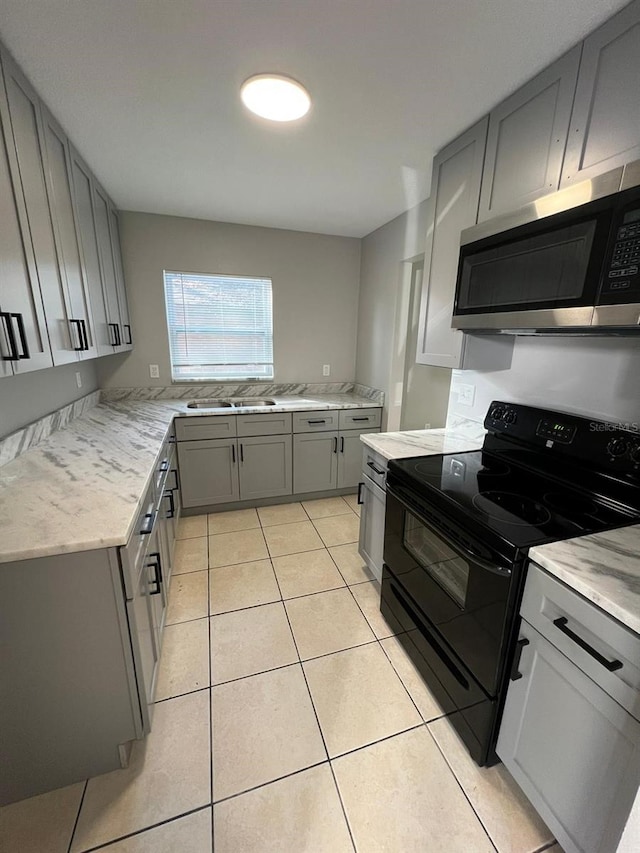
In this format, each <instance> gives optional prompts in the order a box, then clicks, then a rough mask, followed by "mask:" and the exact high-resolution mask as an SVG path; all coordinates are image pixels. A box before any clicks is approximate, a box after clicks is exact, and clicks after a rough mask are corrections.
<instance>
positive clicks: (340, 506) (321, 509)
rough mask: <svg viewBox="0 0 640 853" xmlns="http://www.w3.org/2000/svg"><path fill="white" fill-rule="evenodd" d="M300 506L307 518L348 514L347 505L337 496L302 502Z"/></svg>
mask: <svg viewBox="0 0 640 853" xmlns="http://www.w3.org/2000/svg"><path fill="white" fill-rule="evenodd" d="M302 506H303V507H304V509H305V512H306V513H307V515H308V516H309V518H328V517H329V516H331V515H347V513H348V512H349V505H348V504H347V502H346V501H344V500H342V498H341V497H340V496H339V495H338V496H337V497H335V498H320V499H319V500H316V501H303V502H302Z"/></svg>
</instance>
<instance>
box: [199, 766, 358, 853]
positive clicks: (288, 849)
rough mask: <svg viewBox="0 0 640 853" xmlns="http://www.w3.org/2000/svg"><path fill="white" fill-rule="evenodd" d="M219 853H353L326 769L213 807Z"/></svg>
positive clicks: (327, 769)
mask: <svg viewBox="0 0 640 853" xmlns="http://www.w3.org/2000/svg"><path fill="white" fill-rule="evenodd" d="M214 814H215V820H214V828H215V849H216V853H305V851H308V853H312V851H314V852H315V851H317V853H353V846H352V844H351V839H350V837H349V830H348V829H347V823H346V821H345V819H344V814H343V811H342V807H341V805H340V799H339V798H338V792H337V791H336V785H335V782H334V781H333V776H332V774H331V770H330V769H329V765H328V764H322V765H320V766H319V767H312V768H311V769H310V770H304V771H303V772H302V773H296V774H295V775H294V776H289V777H288V778H287V779H281V780H280V781H278V782H272V783H271V784H270V785H265V786H263V787H262V788H258V789H257V790H255V791H249V792H248V793H246V794H242V795H241V796H239V797H233V798H232V799H231V800H226V801H225V802H223V803H217V804H216V806H214Z"/></svg>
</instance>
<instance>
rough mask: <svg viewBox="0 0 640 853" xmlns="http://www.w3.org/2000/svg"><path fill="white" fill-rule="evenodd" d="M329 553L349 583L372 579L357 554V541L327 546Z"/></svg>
mask: <svg viewBox="0 0 640 853" xmlns="http://www.w3.org/2000/svg"><path fill="white" fill-rule="evenodd" d="M329 553H330V554H331V557H332V559H333V561H334V562H335V564H336V566H337V567H338V568H339V569H340V574H341V575H342V577H343V578H344V579H345V581H346V582H347V583H348V584H349V585H351V584H356V583H364V581H371V580H374V577H373V575H372V574H371V572H370V571H369V569H368V568H367V566H366V565H365V562H364V560H363V559H362V557H361V556H360V554H358V543H357V542H352V543H349V544H348V545H337V546H335V547H334V548H329Z"/></svg>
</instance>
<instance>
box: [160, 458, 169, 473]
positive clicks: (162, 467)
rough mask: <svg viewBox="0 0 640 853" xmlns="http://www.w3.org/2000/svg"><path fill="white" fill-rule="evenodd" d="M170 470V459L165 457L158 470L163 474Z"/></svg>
mask: <svg viewBox="0 0 640 853" xmlns="http://www.w3.org/2000/svg"><path fill="white" fill-rule="evenodd" d="M168 470H169V460H168V459H163V460H162V462H161V463H160V467H159V468H158V471H159V472H160V473H161V474H164V472H165V471H168Z"/></svg>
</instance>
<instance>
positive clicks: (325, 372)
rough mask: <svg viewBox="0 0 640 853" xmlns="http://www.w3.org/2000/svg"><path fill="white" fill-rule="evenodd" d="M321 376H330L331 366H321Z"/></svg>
mask: <svg viewBox="0 0 640 853" xmlns="http://www.w3.org/2000/svg"><path fill="white" fill-rule="evenodd" d="M322 375H323V376H331V365H330V364H323V365H322Z"/></svg>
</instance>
